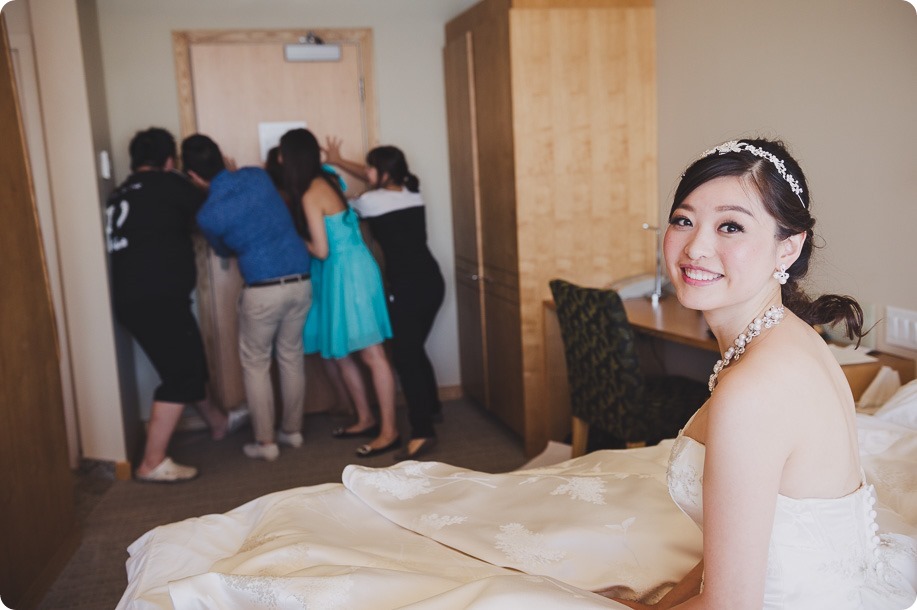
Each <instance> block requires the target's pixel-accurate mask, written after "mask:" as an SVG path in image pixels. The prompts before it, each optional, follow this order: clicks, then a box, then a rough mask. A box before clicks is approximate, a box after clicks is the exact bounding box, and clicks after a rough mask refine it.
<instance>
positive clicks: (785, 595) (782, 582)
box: [667, 434, 915, 610]
mask: <svg viewBox="0 0 917 610" xmlns="http://www.w3.org/2000/svg"><path fill="white" fill-rule="evenodd" d="M705 457H706V447H705V446H704V445H703V444H701V443H699V442H697V441H696V440H694V439H692V438H690V437H688V436H685V435H684V434H679V435H678V438H676V439H675V443H674V444H673V446H672V453H671V455H670V457H669V466H668V471H667V481H668V487H669V494H670V495H671V496H672V499H673V500H674V501H675V503H676V504H677V505H678V506H679V508H681V510H682V511H683V512H684V513H685V514H686V515H688V516H689V517H690V518H691V519H692V520H693V521H694V522H695V523H696V524H697V525H698V526H699V527H700V528H701V529H703V525H704V510H703V474H704V459H705ZM875 504H876V497H875V491H874V489H873V486H872V485H869V484H867V483H866V481H865V479H864V480H863V483H862V484H861V485H860V487H859V488H857V490H856V491H854V492H852V493H850V494H848V495H846V496H843V497H840V498H803V499H798V498H789V497H787V496H783V495H778V496H777V504H776V511H775V513H774V526H773V530H772V533H771V540H770V547H769V550H768V558H767V576H766V581H765V591H764V605H763V608H764V609H765V610H777V609H781V610H790V609H793V610H819V609H824V610H828V609H831V610H838V609H849V610H862V609H875V610H884V609H886V608H887V609H888V610H892V609H895V610H898V609H901V608H907V607H908V604H910V603H912V602H913V600H914V589H913V587H912V586H911V584H910V583H909V582H907V579H906V578H904V575H903V574H902V571H903V570H913V569H915V567H914V566H915V558H914V557H913V556H911V557H908V556H907V555H908V554H909V553H911V554H912V553H913V548H912V547H911V546H910V545H907V544H905V543H904V541H902V540H901V538H903V537H896V536H895V535H894V534H880V533H879V531H878V529H879V528H878V525H877V524H876V521H875V519H876V508H875Z"/></svg>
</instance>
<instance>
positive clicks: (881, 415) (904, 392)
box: [873, 379, 917, 430]
mask: <svg viewBox="0 0 917 610" xmlns="http://www.w3.org/2000/svg"><path fill="white" fill-rule="evenodd" d="M873 417H876V418H878V419H881V420H883V421H887V422H891V423H894V424H898V425H899V426H905V427H907V428H910V429H912V430H917V379H915V380H913V381H911V382H909V383H906V384H905V385H903V386H901V388H899V389H898V391H897V392H895V393H894V395H893V396H892V397H891V398H889V399H888V400H887V401H886V402H885V404H884V405H882V407H881V408H880V409H879V410H878V411H876V412H875V414H873Z"/></svg>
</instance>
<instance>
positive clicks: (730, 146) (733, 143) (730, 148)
mask: <svg viewBox="0 0 917 610" xmlns="http://www.w3.org/2000/svg"><path fill="white" fill-rule="evenodd" d="M743 151H747V152H750V153H751V154H753V155H754V156H756V157H761V158H762V159H767V160H768V161H770V162H771V163H772V164H773V165H774V167H776V168H777V172H778V173H779V174H780V175H781V176H782V177H783V179H784V180H786V182H787V184H789V185H790V189H791V190H792V191H793V192H794V193H796V196H797V197H799V203H801V204H802V207H806V203H805V201H803V200H802V187H801V186H799V182H798V181H797V180H796V178H794V177H793V175H792V174H790V173H789V172H788V171H786V165H784V163H783V159H780V158H778V157H777V156H776V155H775V154H773V153H770V152H768V151H766V150H764V149H763V148H758V147H757V146H753V145H751V144H749V143H748V142H740V141H738V140H730V141H729V142H724V143H723V144H720V145H719V146H717V147H716V148H711V149H710V150H708V151H706V152H704V154H703V155H701V158H704V157H709V156H710V155H714V154H719V155H722V154H725V153H729V152H734V153H740V152H743Z"/></svg>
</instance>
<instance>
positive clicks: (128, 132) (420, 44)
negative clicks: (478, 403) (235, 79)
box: [98, 0, 473, 404]
mask: <svg viewBox="0 0 917 610" xmlns="http://www.w3.org/2000/svg"><path fill="white" fill-rule="evenodd" d="M471 4H473V0H448V1H438V2H424V3H417V2H411V1H410V0H396V1H390V2H385V3H379V2H371V1H368V0H351V1H348V2H338V1H336V0H315V1H312V2H309V3H308V4H307V5H304V4H303V3H302V2H298V1H295V0H270V1H269V2H258V3H252V2H245V1H242V0H229V1H227V0H200V1H198V2H194V3H190V4H189V3H187V2H184V1H181V0H163V1H159V2H156V3H139V2H124V1H123V0H98V13H99V26H100V32H101V39H102V53H103V64H104V67H105V81H106V94H107V102H108V115H109V125H110V128H111V135H112V146H113V151H112V153H113V159H114V166H115V178H116V180H119V181H120V180H122V179H124V177H125V176H126V175H127V172H128V166H129V162H128V158H127V153H126V151H127V144H128V142H129V140H130V137H131V136H132V135H133V133H134V132H135V131H136V130H137V129H140V128H143V127H147V126H149V125H161V126H164V127H166V128H168V129H170V130H172V131H173V132H174V133H176V134H177V133H179V122H178V120H179V119H178V117H179V113H178V97H177V93H176V86H175V71H174V61H173V56H172V46H171V45H172V39H171V32H172V31H173V30H184V29H239V28H250V29H276V28H291V27H303V28H308V27H315V28H322V27H329V28H333V27H339V28H343V27H370V28H372V29H373V37H374V49H373V53H374V61H375V70H376V73H375V82H376V99H377V101H378V108H377V112H378V117H379V119H378V127H379V130H378V133H379V137H380V142H381V143H391V144H395V145H397V146H399V147H401V148H402V149H403V150H404V151H405V153H406V155H407V157H408V160H409V162H410V164H411V169H412V171H413V172H414V173H416V174H417V175H418V176H419V177H420V179H421V190H422V192H423V194H424V197H425V199H426V201H427V206H428V209H427V219H428V229H429V238H430V244H431V249H432V250H433V254H434V255H435V256H436V258H437V260H438V261H439V263H440V265H441V267H442V268H443V270H444V274H445V276H446V281H447V298H446V302H445V304H444V306H443V309H442V310H441V311H440V314H439V316H438V318H437V321H436V324H435V326H434V328H433V332H432V334H431V337H430V339H429V341H428V343H427V346H428V349H429V351H430V356H431V359H432V360H433V364H434V367H435V368H436V372H437V377H438V382H439V384H440V385H441V386H457V385H458V384H459V382H460V372H459V363H458V357H457V353H456V345H457V344H458V338H457V332H458V331H457V322H456V309H455V301H454V296H453V295H454V287H453V276H452V273H451V269H452V268H453V266H454V265H453V261H452V259H453V254H452V217H451V205H450V195H449V168H448V149H447V147H446V119H445V99H444V85H443V68H442V48H443V44H444V39H443V24H444V23H445V22H446V21H447V20H448V19H449V18H451V17H452V16H454V15H456V14H458V13H459V12H461V11H462V10H464V9H465V8H466V7H468V6H470V5H471ZM291 118H297V117H291ZM304 118H305V119H306V120H308V117H307V116H306V117H304ZM251 127H252V129H254V128H255V126H254V125H253V126H251ZM137 376H138V384H139V386H140V394H141V399H140V403H141V404H144V403H146V402H148V401H147V400H146V397H147V395H150V394H151V393H152V390H153V388H154V387H155V384H156V375H155V372H154V371H153V370H152V368H151V367H150V366H149V364H148V362H146V361H145V359H144V358H138V359H137Z"/></svg>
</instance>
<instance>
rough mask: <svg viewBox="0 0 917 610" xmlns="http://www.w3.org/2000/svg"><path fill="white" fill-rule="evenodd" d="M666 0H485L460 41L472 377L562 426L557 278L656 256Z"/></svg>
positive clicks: (453, 92)
mask: <svg viewBox="0 0 917 610" xmlns="http://www.w3.org/2000/svg"><path fill="white" fill-rule="evenodd" d="M654 20H655V17H654V8H653V4H652V2H650V1H646V0H644V1H620V0H619V1H613V0H604V1H602V0H568V1H560V0H484V1H482V2H481V3H479V4H477V5H475V6H473V7H472V8H470V9H468V10H467V11H465V12H464V13H462V14H460V15H458V16H457V17H455V18H454V19H452V20H451V21H449V22H448V23H447V24H446V46H445V49H444V63H445V80H446V103H447V115H448V129H449V155H450V166H451V179H452V206H453V225H454V239H455V274H456V300H457V306H458V322H459V336H460V360H461V372H462V385H463V391H464V393H465V395H466V396H468V397H470V398H472V399H474V400H476V401H478V402H480V403H481V404H483V405H484V406H485V407H486V408H488V409H489V410H490V411H492V412H493V413H494V414H495V415H496V416H497V417H499V418H500V419H502V420H503V421H504V422H506V423H507V424H508V425H509V426H510V427H511V428H512V429H513V430H515V431H516V432H517V433H519V434H520V435H521V436H522V437H523V438H524V439H525V446H526V452H527V454H529V455H534V454H536V453H538V452H539V451H541V450H542V449H543V448H544V445H545V443H546V441H547V440H548V439H547V431H546V426H545V421H546V414H547V413H548V412H549V411H548V410H549V409H550V405H549V404H546V400H545V393H546V392H545V355H544V314H543V307H542V304H543V302H544V301H545V300H546V299H550V298H551V295H550V290H549V288H548V282H549V281H550V280H551V279H553V278H555V277H561V278H565V279H568V280H570V281H573V282H576V283H580V284H584V285H592V286H602V285H606V284H608V283H609V282H610V281H612V280H613V279H618V278H621V277H626V276H628V275H632V274H635V273H642V272H651V271H652V270H653V267H654V244H655V241H654V237H653V235H652V234H651V233H650V232H647V231H644V230H643V229H642V224H643V223H645V222H648V223H650V224H655V223H656V221H657V217H658V205H657V195H656V188H657V186H656V185H657V182H656V166H657V159H656V157H657V152H656V151H657V148H656V146H657V145H656V139H657V138H656V72H655V33H654V28H655V26H654Z"/></svg>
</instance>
